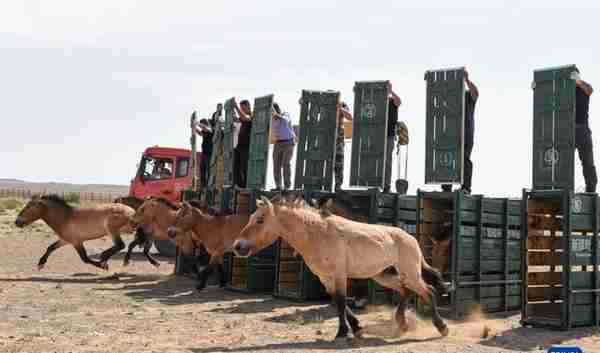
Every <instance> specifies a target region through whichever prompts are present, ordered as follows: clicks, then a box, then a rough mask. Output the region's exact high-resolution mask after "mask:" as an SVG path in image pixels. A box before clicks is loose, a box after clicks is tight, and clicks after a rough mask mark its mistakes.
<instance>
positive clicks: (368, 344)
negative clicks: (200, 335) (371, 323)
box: [190, 337, 440, 353]
mask: <svg viewBox="0 0 600 353" xmlns="http://www.w3.org/2000/svg"><path fill="white" fill-rule="evenodd" d="M439 339H440V338H439V337H434V338H425V339H404V340H396V341H386V340H383V339H381V338H371V337H369V338H364V339H360V340H357V339H349V340H345V341H341V342H336V341H332V340H330V341H328V340H316V341H312V342H285V343H270V344H265V345H262V346H247V347H239V348H238V347H206V348H190V351H192V352H194V353H211V352H258V351H263V350H264V351H269V352H271V351H272V352H281V351H285V350H297V351H307V350H313V349H320V350H345V349H357V348H373V347H386V346H401V345H403V344H409V343H424V342H432V341H436V340H439Z"/></svg>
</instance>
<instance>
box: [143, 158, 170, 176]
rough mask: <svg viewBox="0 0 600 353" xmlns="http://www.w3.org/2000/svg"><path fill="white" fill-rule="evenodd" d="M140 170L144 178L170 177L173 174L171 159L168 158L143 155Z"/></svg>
mask: <svg viewBox="0 0 600 353" xmlns="http://www.w3.org/2000/svg"><path fill="white" fill-rule="evenodd" d="M141 170H142V172H143V174H142V177H143V178H144V180H162V179H170V178H171V177H172V176H173V160H172V159H170V158H160V157H153V156H144V158H143V159H142V168H141Z"/></svg>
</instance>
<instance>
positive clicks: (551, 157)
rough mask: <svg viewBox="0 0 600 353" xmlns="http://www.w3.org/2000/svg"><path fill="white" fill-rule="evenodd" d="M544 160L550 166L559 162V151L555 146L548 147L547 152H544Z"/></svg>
mask: <svg viewBox="0 0 600 353" xmlns="http://www.w3.org/2000/svg"><path fill="white" fill-rule="evenodd" d="M544 162H545V163H546V165H549V166H552V165H554V164H556V163H558V151H557V150H555V149H554V148H549V149H547V150H546V152H544Z"/></svg>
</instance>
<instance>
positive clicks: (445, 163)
mask: <svg viewBox="0 0 600 353" xmlns="http://www.w3.org/2000/svg"><path fill="white" fill-rule="evenodd" d="M439 164H440V166H442V167H446V168H450V166H451V165H452V164H454V153H453V152H442V153H440V159H439Z"/></svg>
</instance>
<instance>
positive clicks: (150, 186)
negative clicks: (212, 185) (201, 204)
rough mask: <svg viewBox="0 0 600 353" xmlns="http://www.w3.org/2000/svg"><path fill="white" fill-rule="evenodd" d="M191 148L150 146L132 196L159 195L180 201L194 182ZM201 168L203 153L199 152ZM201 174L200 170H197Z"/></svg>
mask: <svg viewBox="0 0 600 353" xmlns="http://www.w3.org/2000/svg"><path fill="white" fill-rule="evenodd" d="M191 153H192V152H191V151H190V150H186V149H182V148H171V147H158V146H155V147H148V148H146V150H145V151H144V153H143V155H142V159H141V161H140V163H139V166H138V170H137V173H136V175H135V178H134V179H133V180H131V186H130V187H129V195H130V196H135V197H138V198H145V197H147V196H160V197H164V198H166V199H168V200H170V201H173V202H180V201H181V199H182V191H183V190H185V189H188V188H189V187H190V185H191V184H192V163H191V161H190V156H191ZM196 161H197V162H196V165H197V166H198V168H201V153H200V152H197V153H196ZM198 174H199V173H198Z"/></svg>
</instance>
